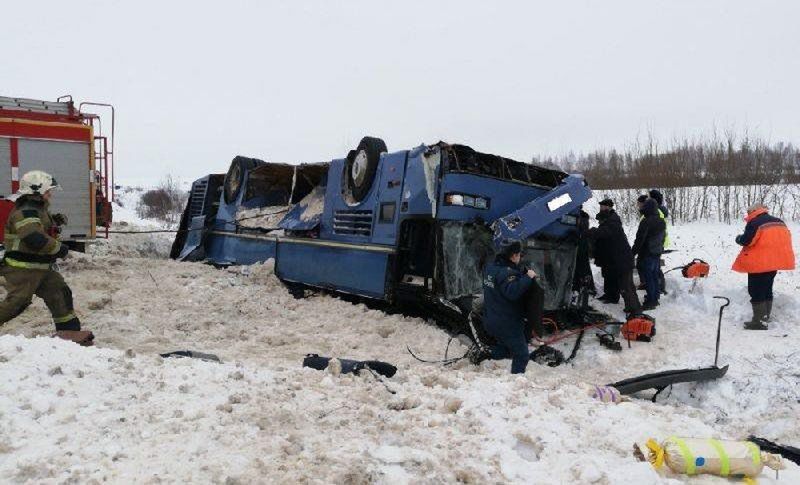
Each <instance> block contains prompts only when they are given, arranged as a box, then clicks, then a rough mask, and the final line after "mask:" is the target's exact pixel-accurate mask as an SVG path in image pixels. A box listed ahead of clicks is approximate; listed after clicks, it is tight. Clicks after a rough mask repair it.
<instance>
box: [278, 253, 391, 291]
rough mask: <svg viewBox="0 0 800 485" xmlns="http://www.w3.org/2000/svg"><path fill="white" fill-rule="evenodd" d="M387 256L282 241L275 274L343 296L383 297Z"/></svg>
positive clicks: (384, 254) (385, 254)
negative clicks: (330, 290) (335, 291)
mask: <svg viewBox="0 0 800 485" xmlns="http://www.w3.org/2000/svg"><path fill="white" fill-rule="evenodd" d="M388 262H389V254H387V253H382V252H377V251H366V250H362V249H349V248H337V247H328V246H320V245H310V244H302V243H296V242H285V241H281V242H280V243H279V244H278V259H277V263H276V265H275V274H277V275H278V277H279V278H281V279H284V280H288V281H293V282H296V283H303V284H306V285H309V286H316V287H320V288H328V289H333V290H337V291H341V292H344V293H351V294H354V295H361V296H367V297H370V298H377V299H385V298H386V271H387V268H388Z"/></svg>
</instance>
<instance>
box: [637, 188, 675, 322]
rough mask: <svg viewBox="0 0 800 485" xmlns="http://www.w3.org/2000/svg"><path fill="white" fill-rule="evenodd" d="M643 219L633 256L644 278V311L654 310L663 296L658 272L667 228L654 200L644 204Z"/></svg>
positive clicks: (640, 223) (648, 200)
mask: <svg viewBox="0 0 800 485" xmlns="http://www.w3.org/2000/svg"><path fill="white" fill-rule="evenodd" d="M641 213H642V216H644V217H642V219H641V220H640V221H639V228H638V230H637V231H636V240H635V241H634V242H633V248H632V250H633V254H634V255H635V256H636V257H637V258H638V259H637V262H638V269H639V274H640V275H641V276H642V277H643V278H644V284H645V289H646V290H647V297H646V298H645V301H644V305H643V306H642V309H643V310H652V309H653V308H655V307H657V306H658V298H659V296H660V295H661V288H660V287H659V278H658V272H659V270H660V261H661V254H662V253H663V252H664V237H665V236H666V231H667V226H666V223H665V222H664V219H662V218H661V215H660V214H659V211H658V204H657V203H656V201H655V200H654V199H649V198H648V199H647V200H646V201H644V203H643V204H642V209H641Z"/></svg>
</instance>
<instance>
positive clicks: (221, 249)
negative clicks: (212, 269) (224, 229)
mask: <svg viewBox="0 0 800 485" xmlns="http://www.w3.org/2000/svg"><path fill="white" fill-rule="evenodd" d="M206 237H207V239H206V244H205V248H206V258H207V259H208V260H209V261H210V262H212V263H215V264H220V265H229V264H253V263H260V262H263V261H266V260H268V259H270V258H273V259H274V258H275V241H274V240H268V239H249V238H242V237H236V236H224V235H221V234H214V233H210V234H208V235H207V236H206Z"/></svg>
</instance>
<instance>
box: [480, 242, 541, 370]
mask: <svg viewBox="0 0 800 485" xmlns="http://www.w3.org/2000/svg"><path fill="white" fill-rule="evenodd" d="M521 259H522V244H521V243H519V242H516V241H515V242H512V243H510V244H507V245H506V246H505V247H503V248H501V251H500V254H498V255H497V257H496V258H495V260H494V262H493V263H492V264H490V265H488V266H487V268H486V272H485V274H484V278H483V326H484V329H485V330H486V332H487V333H489V335H491V336H492V337H494V338H495V340H496V341H497V343H496V344H495V345H493V346H492V347H491V349H490V352H489V355H477V356H476V355H470V360H471V361H472V362H474V363H477V362H480V360H482V359H483V358H487V357H488V358H490V359H493V360H501V359H507V358H509V357H511V373H512V374H522V373H524V372H525V368H526V367H527V365H528V361H529V360H530V353H529V352H528V336H526V335H525V321H524V320H525V304H524V298H523V297H524V296H525V294H526V293H528V290H529V289H530V287H531V286H532V285H534V284H536V283H535V282H534V278H536V273H534V272H533V270H530V269H525V268H523V267H521V266H520V261H521Z"/></svg>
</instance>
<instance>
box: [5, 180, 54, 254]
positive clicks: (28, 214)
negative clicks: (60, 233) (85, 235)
mask: <svg viewBox="0 0 800 485" xmlns="http://www.w3.org/2000/svg"><path fill="white" fill-rule="evenodd" d="M47 207H48V204H47V202H45V201H44V199H43V198H42V197H41V196H38V195H24V196H22V197H20V198H18V199H17V200H16V202H15V203H14V210H12V211H11V213H10V214H9V215H8V220H7V221H6V227H5V236H4V239H3V245H4V246H5V248H6V253H5V258H4V259H5V262H6V264H7V265H8V266H11V267H14V268H30V269H49V268H50V265H51V264H52V263H53V262H54V261H55V259H56V254H57V253H58V251H59V249H61V243H60V242H59V241H58V239H56V238H54V237H52V236H51V235H50V234H51V231H52V228H53V225H54V224H53V220H52V219H51V217H50V214H49V213H48V212H47Z"/></svg>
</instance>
